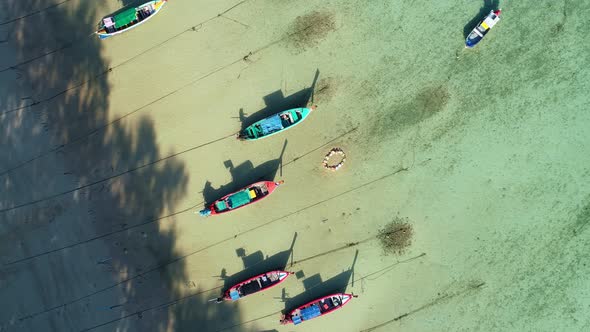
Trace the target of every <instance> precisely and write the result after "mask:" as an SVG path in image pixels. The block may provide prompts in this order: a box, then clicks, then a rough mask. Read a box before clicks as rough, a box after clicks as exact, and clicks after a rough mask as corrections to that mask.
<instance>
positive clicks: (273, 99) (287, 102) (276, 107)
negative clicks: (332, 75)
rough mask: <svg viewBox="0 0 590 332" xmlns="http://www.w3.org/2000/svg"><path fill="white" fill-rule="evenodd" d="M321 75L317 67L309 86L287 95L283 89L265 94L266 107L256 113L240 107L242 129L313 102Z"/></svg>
mask: <svg viewBox="0 0 590 332" xmlns="http://www.w3.org/2000/svg"><path fill="white" fill-rule="evenodd" d="M319 76H320V71H319V69H316V72H315V76H314V79H313V81H312V83H311V86H310V87H309V88H304V89H301V90H299V91H297V92H295V93H293V94H291V95H289V96H287V97H285V95H283V91H281V90H277V91H275V92H272V93H270V94H268V95H266V96H264V97H263V98H262V99H263V100H264V104H265V105H266V107H264V108H263V109H261V110H259V111H258V112H256V113H253V114H251V115H248V114H246V113H244V109H243V108H240V111H239V116H238V117H239V119H240V122H241V124H242V127H241V130H244V129H246V128H247V127H248V126H249V125H251V124H253V123H255V122H257V121H260V120H262V119H264V118H266V117H269V116H271V115H273V114H276V113H278V112H281V111H284V110H288V109H292V108H299V107H306V106H307V105H308V104H309V102H310V101H311V102H312V103H313V94H314V91H315V86H316V83H317V81H318V77H319ZM241 130H240V131H241Z"/></svg>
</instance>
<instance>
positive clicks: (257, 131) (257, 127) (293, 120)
mask: <svg viewBox="0 0 590 332" xmlns="http://www.w3.org/2000/svg"><path fill="white" fill-rule="evenodd" d="M315 108H316V106H312V107H310V108H306V107H301V108H293V109H290V110H286V111H282V112H279V113H276V114H273V115H271V116H269V117H267V118H264V119H262V120H260V121H257V122H255V123H253V124H251V125H250V126H248V127H246V129H244V130H242V131H241V132H239V133H238V139H240V140H245V141H253V140H257V139H261V138H265V137H269V136H272V135H275V134H278V133H280V132H282V131H285V130H287V129H289V128H292V127H295V126H296V125H298V124H300V123H301V122H303V120H305V119H306V118H307V116H308V115H309V114H310V113H311V112H312V111H313V110H315Z"/></svg>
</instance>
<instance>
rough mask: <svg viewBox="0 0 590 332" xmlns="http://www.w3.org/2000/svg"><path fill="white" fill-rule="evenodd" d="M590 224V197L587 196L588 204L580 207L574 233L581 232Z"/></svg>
mask: <svg viewBox="0 0 590 332" xmlns="http://www.w3.org/2000/svg"><path fill="white" fill-rule="evenodd" d="M588 224H590V197H588V198H586V205H584V207H582V208H581V209H580V212H578V215H577V217H576V223H575V225H574V230H573V231H574V235H578V234H581V233H582V232H583V231H584V229H585V228H586V227H588Z"/></svg>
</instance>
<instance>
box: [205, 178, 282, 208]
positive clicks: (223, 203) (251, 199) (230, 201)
mask: <svg viewBox="0 0 590 332" xmlns="http://www.w3.org/2000/svg"><path fill="white" fill-rule="evenodd" d="M283 183H284V181H282V180H281V181H279V182H272V181H260V182H256V183H253V184H251V185H249V186H247V187H245V188H242V189H240V190H238V191H236V192H234V193H231V194H229V195H225V196H223V197H222V198H220V199H218V200H216V201H215V202H213V203H211V204H210V205H209V207H208V208H206V209H204V210H201V211H200V212H199V213H200V214H201V215H202V216H206V217H207V216H211V215H215V214H221V213H226V212H230V211H234V210H237V209H239V208H242V207H244V206H246V205H250V204H252V203H255V202H258V201H259V200H262V199H264V198H266V197H268V196H269V195H270V194H272V192H273V191H274V190H275V189H276V188H277V187H278V186H280V185H281V184H283Z"/></svg>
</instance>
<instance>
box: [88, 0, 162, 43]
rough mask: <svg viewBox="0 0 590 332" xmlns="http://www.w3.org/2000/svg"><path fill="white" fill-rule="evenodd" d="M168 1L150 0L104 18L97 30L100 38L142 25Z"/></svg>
mask: <svg viewBox="0 0 590 332" xmlns="http://www.w3.org/2000/svg"><path fill="white" fill-rule="evenodd" d="M166 1H168V0H152V1H148V2H146V3H144V4H143V5H140V6H138V7H135V8H129V9H126V10H124V11H122V12H120V13H118V14H116V15H113V16H108V17H105V18H103V19H102V21H101V22H100V24H99V26H98V31H96V34H97V35H98V38H100V39H105V38H108V37H111V36H114V35H117V34H120V33H123V32H125V31H128V30H131V29H133V28H135V27H137V26H140V25H142V24H143V23H145V22H147V21H148V20H150V19H151V18H152V17H153V16H154V15H156V14H157V13H159V12H160V9H162V7H163V6H164V4H166Z"/></svg>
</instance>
